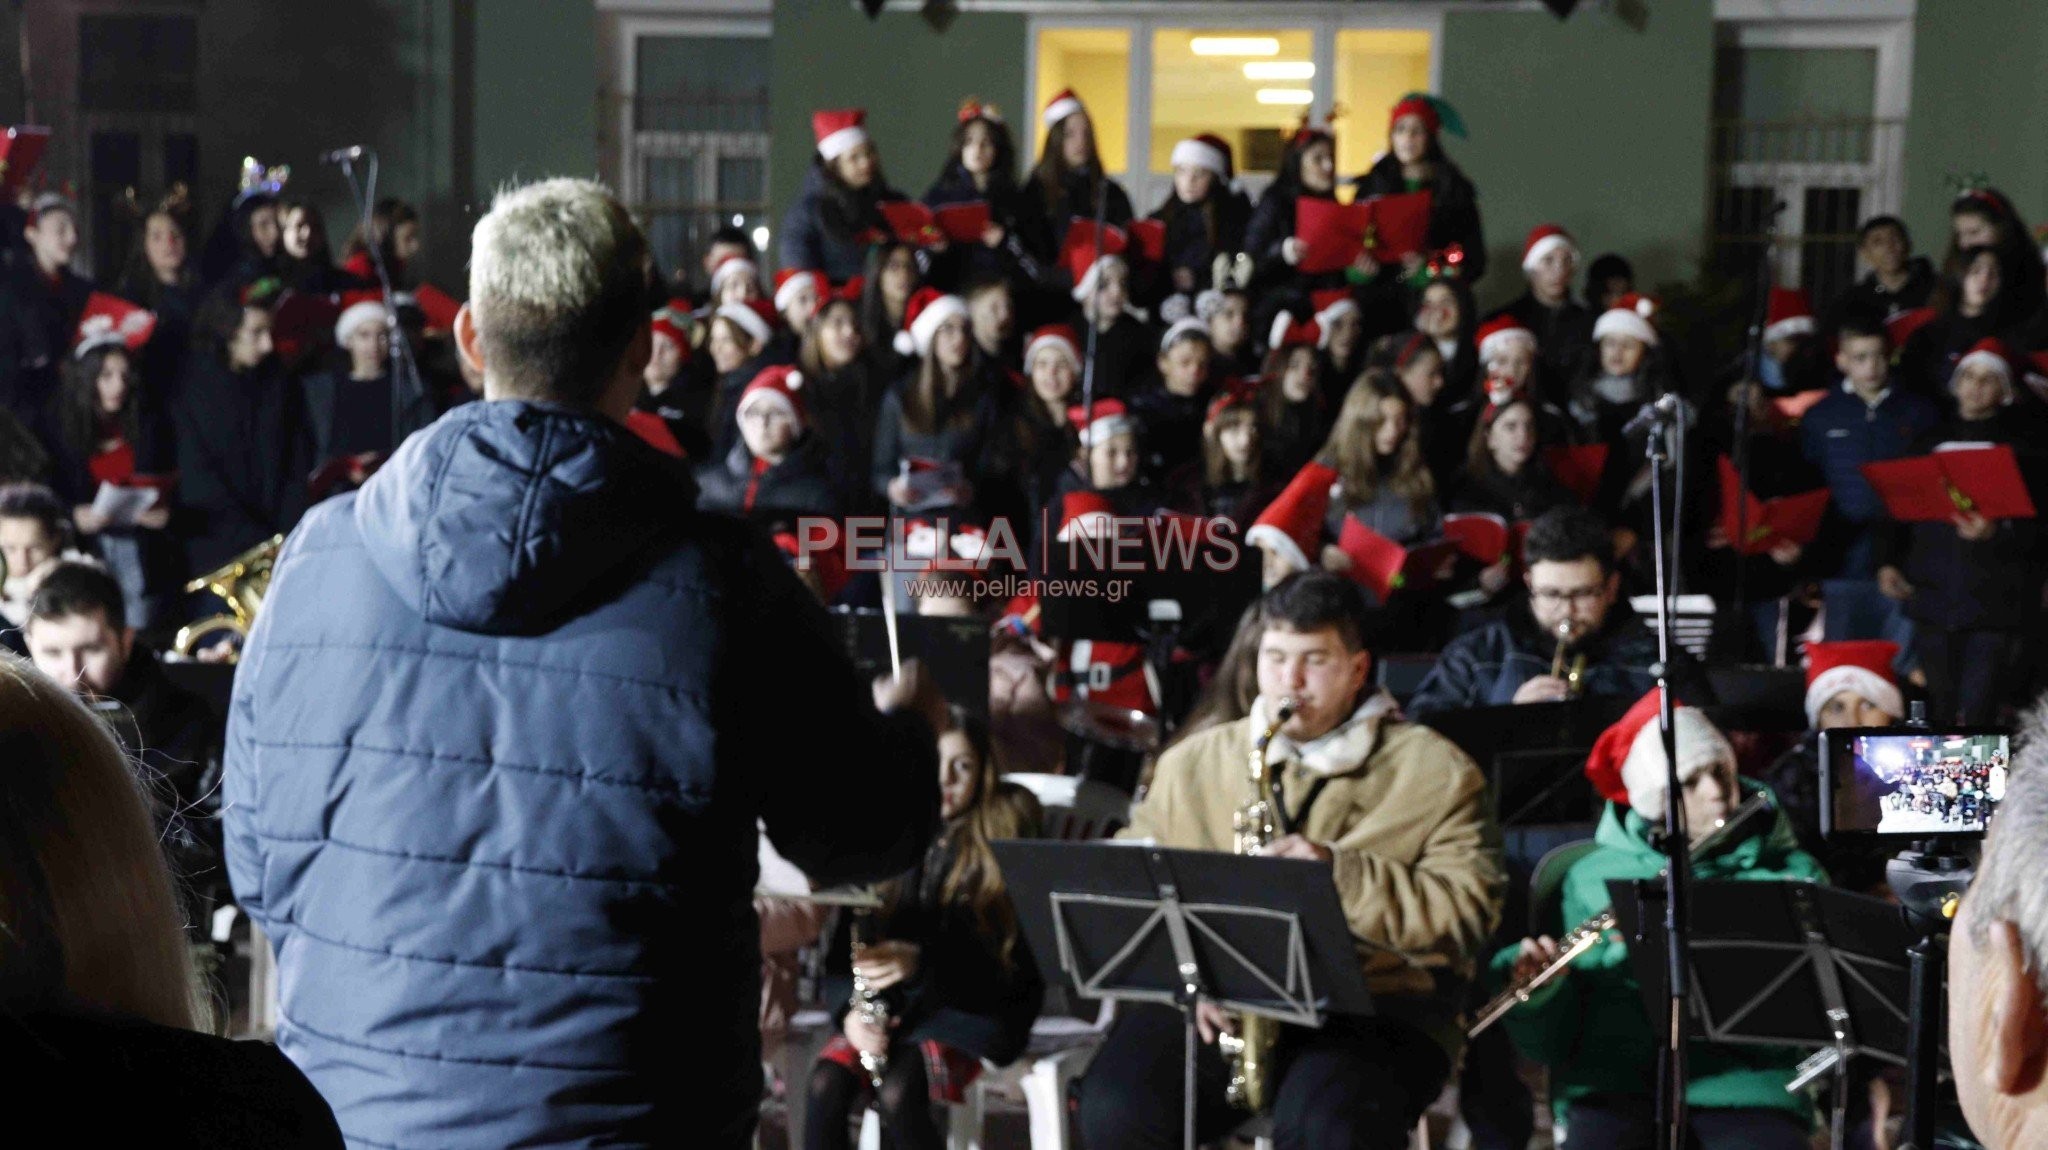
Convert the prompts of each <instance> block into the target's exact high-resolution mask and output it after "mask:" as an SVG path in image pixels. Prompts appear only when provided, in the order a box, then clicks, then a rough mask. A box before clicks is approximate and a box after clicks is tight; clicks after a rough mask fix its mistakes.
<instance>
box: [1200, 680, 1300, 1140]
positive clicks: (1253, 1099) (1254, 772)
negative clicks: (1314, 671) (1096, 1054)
mask: <svg viewBox="0 0 2048 1150" xmlns="http://www.w3.org/2000/svg"><path fill="white" fill-rule="evenodd" d="M1294 711H1295V702H1294V700H1293V699H1281V700H1280V702H1279V705H1278V706H1277V707H1275V708H1274V711H1273V721H1272V722H1271V723H1268V724H1267V725H1266V729H1265V730H1264V731H1262V732H1260V733H1259V737H1258V738H1257V739H1256V740H1254V741H1253V743H1252V751H1251V763H1250V766H1251V777H1252V797H1251V801H1249V802H1247V803H1245V805H1243V806H1241V807H1239V808H1238V809H1237V810H1236V811H1235V812H1233V813H1232V814H1231V816H1230V828H1231V832H1232V844H1231V849H1232V852H1233V853H1235V854H1241V855H1254V854H1257V853H1259V852H1260V851H1261V850H1263V849H1265V847H1266V846H1268V845H1269V844H1271V843H1272V842H1273V840H1274V839H1276V838H1278V837H1280V821H1281V819H1282V818H1283V817H1285V812H1283V811H1282V810H1281V809H1280V798H1279V796H1278V795H1277V794H1275V793H1274V790H1273V772H1272V771H1271V770H1270V769H1269V768H1268V767H1267V765H1266V746H1267V744H1269V743H1271V742H1272V741H1273V737H1274V736H1275V735H1278V734H1279V733H1280V728H1281V727H1284V726H1286V725H1287V720H1289V719H1291V718H1293V717H1294ZM1279 1037H1280V1024H1279V1023H1278V1022H1276V1021H1274V1020H1273V1019H1270V1018H1261V1017H1259V1016H1258V1015H1253V1014H1247V1015H1245V1016H1243V1017H1242V1018H1239V1019H1238V1020H1237V1033H1236V1034H1228V1033H1226V1034H1219V1035H1217V1036H1216V1049H1217V1051H1218V1052H1220V1053H1221V1054H1222V1055H1223V1057H1224V1060H1225V1061H1226V1062H1227V1063H1229V1066H1230V1085H1229V1086H1227V1087H1225V1088H1224V1098H1226V1099H1227V1100H1228V1101H1229V1102H1230V1104H1231V1105H1232V1106H1236V1107H1238V1108H1240V1109H1244V1110H1249V1111H1252V1112H1253V1113H1257V1112H1259V1111H1261V1110H1264V1109H1265V1108H1266V1102H1267V1095H1268V1093H1269V1091H1268V1089H1267V1087H1268V1083H1267V1081H1266V1080H1267V1078H1268V1077H1270V1076H1271V1074H1272V1072H1273V1043H1274V1042H1275V1040H1277V1039H1278V1038H1279Z"/></svg>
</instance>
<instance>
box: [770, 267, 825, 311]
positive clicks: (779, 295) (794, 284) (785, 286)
mask: <svg viewBox="0 0 2048 1150" xmlns="http://www.w3.org/2000/svg"><path fill="white" fill-rule="evenodd" d="M805 284H810V285H812V290H813V291H814V292H815V293H816V294H817V295H818V296H821V297H822V296H823V295H824V294H825V278H824V277H823V276H821V275H819V274H818V273H817V272H798V273H796V274H795V275H793V276H791V277H789V278H788V279H786V280H784V281H782V286H781V287H779V288H776V289H775V310H776V311H788V310H789V303H790V301H791V300H793V299H795V298H796V293H797V292H798V291H799V290H800V289H801V288H802V287H803V285H805Z"/></svg>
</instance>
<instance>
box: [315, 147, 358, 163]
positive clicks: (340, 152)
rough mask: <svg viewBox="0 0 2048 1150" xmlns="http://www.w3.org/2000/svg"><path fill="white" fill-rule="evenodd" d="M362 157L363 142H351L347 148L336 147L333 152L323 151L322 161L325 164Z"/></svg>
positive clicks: (345, 161)
mask: <svg viewBox="0 0 2048 1150" xmlns="http://www.w3.org/2000/svg"><path fill="white" fill-rule="evenodd" d="M362 158H363V146H362V145H361V144H351V145H349V146H348V147H346V148H336V149H334V150H333V151H331V152H323V153H321V155H320V162H321V163H323V164H344V163H348V162H350V161H352V160H360V159H362Z"/></svg>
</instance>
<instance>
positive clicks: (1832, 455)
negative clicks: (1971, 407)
mask: <svg viewBox="0 0 2048 1150" xmlns="http://www.w3.org/2000/svg"><path fill="white" fill-rule="evenodd" d="M1890 355H1891V337H1890V336H1888V335H1887V334H1886V333H1885V329H1884V325H1883V324H1881V323H1872V322H1870V321H1867V320H1861V319H1853V320H1849V321H1847V322H1845V323H1844V324H1843V325H1842V330H1841V334H1840V337H1839V341H1838V345H1837V350H1836V352H1835V368H1836V369H1837V370H1838V371H1840V372H1841V373H1842V385H1841V388H1840V390H1837V391H1832V392H1829V393H1828V397H1827V398H1826V399H1823V400H1821V401H1820V402H1819V403H1816V404H1814V405H1813V407H1812V409H1811V410H1809V411H1808V412H1807V413H1806V416H1805V418H1804V419H1802V420H1801V421H1800V426H1799V434H1800V440H1801V446H1802V448H1803V450H1804V451H1805V452H1806V459H1807V462H1809V463H1811V464H1813V465H1814V466H1815V467H1817V468H1819V469H1820V473H1821V476H1822V478H1824V479H1826V480H1827V484H1828V494H1829V497H1830V502H1829V509H1828V518H1829V520H1830V527H1831V528H1832V530H1831V531H1830V532H1829V534H1828V535H1823V537H1822V538H1821V539H1820V540H1817V541H1816V542H1817V543H1819V544H1820V545H1821V547H1820V551H1821V553H1822V554H1828V555H1836V556H1839V557H1840V559H1839V561H1838V563H1837V565H1836V568H1835V570H1834V572H1833V574H1835V575H1837V576H1838V577H1841V578H1847V579H1868V578H1871V577H1872V576H1873V575H1874V574H1875V573H1876V564H1874V563H1873V562H1872V559H1871V534H1870V533H1871V528H1872V525H1873V524H1875V523H1877V522H1878V521H1880V520H1882V519H1883V518H1884V515H1885V510H1884V501H1883V500H1881V499H1879V498H1878V496H1877V492H1876V491H1875V490H1873V489H1872V488H1871V486H1870V483H1869V481H1867V480H1865V479H1864V478H1863V471H1862V467H1863V465H1864V464H1866V463H1875V462H1877V461H1879V460H1884V459H1899V458H1901V457H1903V456H1906V455H1909V454H1911V452H1912V449H1913V445H1914V444H1915V443H1917V442H1919V441H1920V440H1921V439H1922V438H1923V437H1924V436H1925V435H1926V434H1927V433H1928V432H1930V431H1932V430H1933V429H1934V425H1935V423H1936V422H1937V421H1938V420H1939V419H1940V418H1941V413H1940V412H1939V411H1938V410H1936V408H1935V406H1934V403H1933V401H1931V400H1929V399H1927V398H1925V397H1924V396H1919V395H1914V394H1912V393H1911V392H1907V391H1903V390H1901V389H1898V388H1895V387H1893V386H1892V385H1891V360H1890ZM1830 536H1832V537H1830Z"/></svg>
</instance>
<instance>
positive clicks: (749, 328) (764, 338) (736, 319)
mask: <svg viewBox="0 0 2048 1150" xmlns="http://www.w3.org/2000/svg"><path fill="white" fill-rule="evenodd" d="M712 314H713V315H715V316H717V317H719V318H721V319H724V320H727V321H730V322H731V323H732V324H733V325H734V326H736V327H738V328H739V329H740V330H741V331H743V332H746V333H747V338H748V339H751V340H753V341H754V349H755V350H756V351H759V350H760V348H761V345H763V344H765V343H767V342H768V339H769V337H770V336H772V335H774V334H775V322H774V321H775V309H774V307H773V306H772V305H770V304H769V302H768V301H767V300H765V299H751V300H748V301H747V302H745V303H722V304H719V305H718V310H717V311H715V312H713V313H712Z"/></svg>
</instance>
